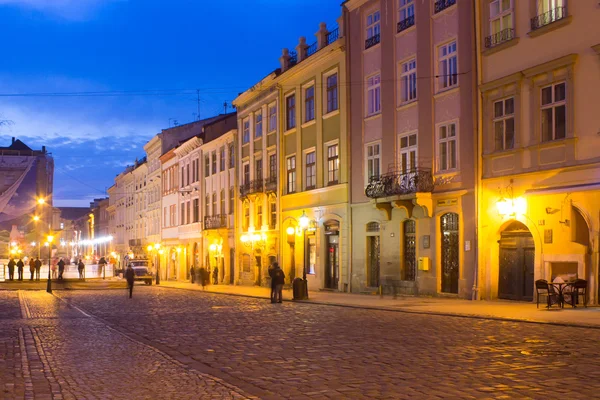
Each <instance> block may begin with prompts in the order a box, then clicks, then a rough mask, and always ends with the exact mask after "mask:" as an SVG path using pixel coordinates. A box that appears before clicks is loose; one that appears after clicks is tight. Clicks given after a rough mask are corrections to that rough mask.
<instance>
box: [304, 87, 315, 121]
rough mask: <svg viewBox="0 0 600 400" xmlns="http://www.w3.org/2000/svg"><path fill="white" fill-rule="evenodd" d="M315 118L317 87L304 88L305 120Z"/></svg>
mask: <svg viewBox="0 0 600 400" xmlns="http://www.w3.org/2000/svg"><path fill="white" fill-rule="evenodd" d="M314 119H315V87H314V86H311V87H308V88H306V89H304V122H308V121H312V120H314Z"/></svg>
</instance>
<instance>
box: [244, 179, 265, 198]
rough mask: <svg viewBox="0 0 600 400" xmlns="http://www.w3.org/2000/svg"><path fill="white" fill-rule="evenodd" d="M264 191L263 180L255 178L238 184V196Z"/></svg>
mask: <svg viewBox="0 0 600 400" xmlns="http://www.w3.org/2000/svg"><path fill="white" fill-rule="evenodd" d="M263 191H264V180H262V179H255V180H253V181H250V182H247V183H243V184H242V185H241V186H240V196H241V197H247V196H248V195H250V194H254V193H262V192H263Z"/></svg>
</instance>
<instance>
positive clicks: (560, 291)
mask: <svg viewBox="0 0 600 400" xmlns="http://www.w3.org/2000/svg"><path fill="white" fill-rule="evenodd" d="M571 283H572V282H548V285H552V286H554V287H555V288H556V289H557V290H558V302H559V303H560V306H561V307H564V306H565V297H564V295H563V290H564V288H565V286H567V285H570V284H571Z"/></svg>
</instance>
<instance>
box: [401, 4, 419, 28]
mask: <svg viewBox="0 0 600 400" xmlns="http://www.w3.org/2000/svg"><path fill="white" fill-rule="evenodd" d="M414 18H415V3H414V0H398V22H399V23H402V21H406V22H405V24H408V25H409V26H411V25H413V24H414V20H415V19H414ZM411 20H412V22H411V23H409V22H408V21H411Z"/></svg>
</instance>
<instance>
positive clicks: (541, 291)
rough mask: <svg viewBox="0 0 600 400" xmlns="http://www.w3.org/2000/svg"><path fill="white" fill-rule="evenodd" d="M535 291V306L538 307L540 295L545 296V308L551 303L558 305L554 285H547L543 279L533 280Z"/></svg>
mask: <svg viewBox="0 0 600 400" xmlns="http://www.w3.org/2000/svg"><path fill="white" fill-rule="evenodd" d="M535 292H536V295H537V296H536V297H537V304H536V307H537V308H540V296H546V308H550V307H552V305H553V304H558V305H559V306H560V298H559V296H558V293H557V292H556V289H555V288H554V286H552V285H549V284H548V281H547V280H545V279H538V280H537V281H535Z"/></svg>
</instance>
